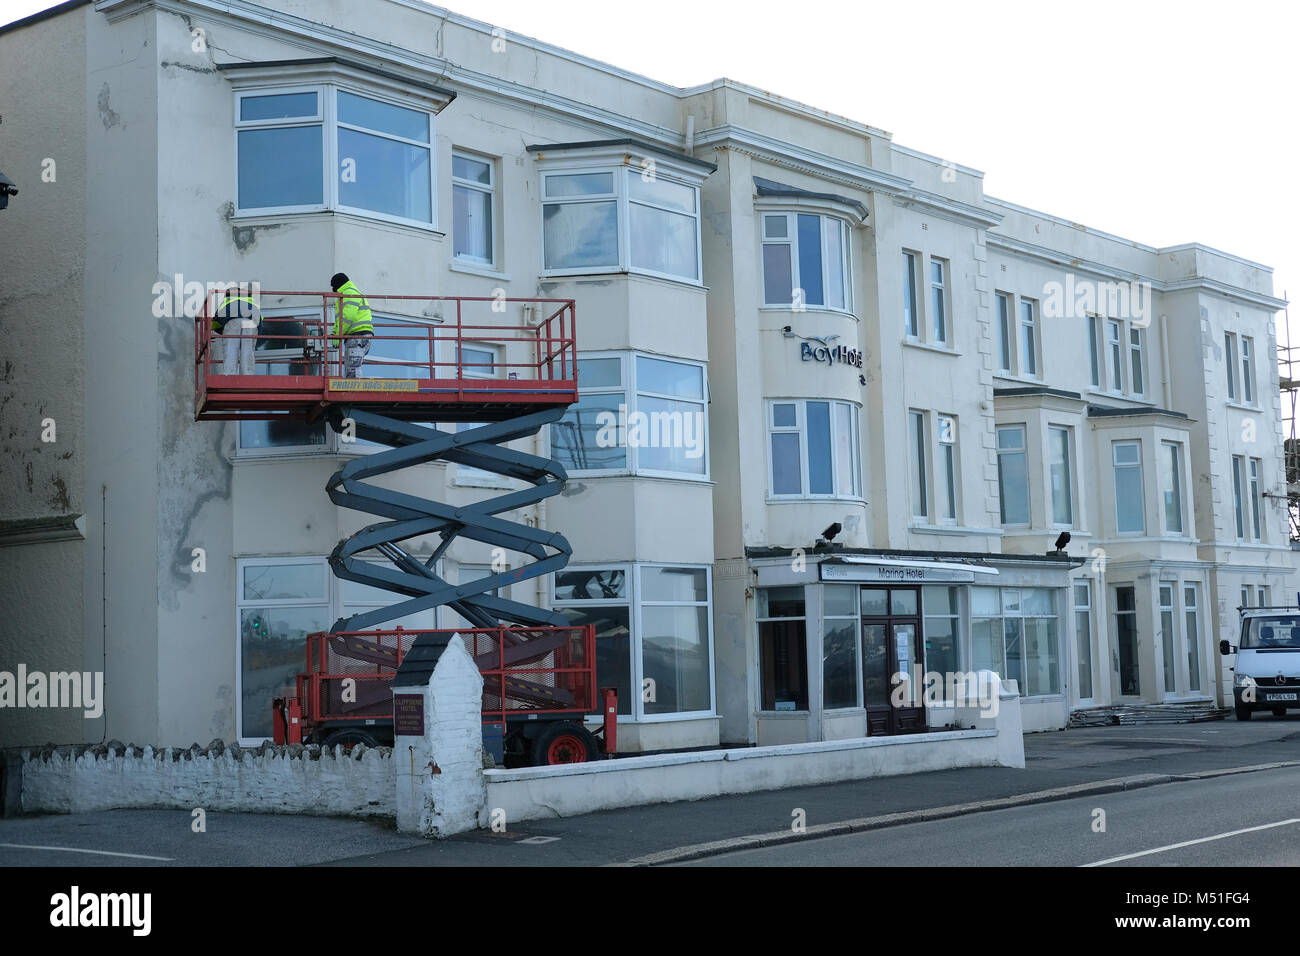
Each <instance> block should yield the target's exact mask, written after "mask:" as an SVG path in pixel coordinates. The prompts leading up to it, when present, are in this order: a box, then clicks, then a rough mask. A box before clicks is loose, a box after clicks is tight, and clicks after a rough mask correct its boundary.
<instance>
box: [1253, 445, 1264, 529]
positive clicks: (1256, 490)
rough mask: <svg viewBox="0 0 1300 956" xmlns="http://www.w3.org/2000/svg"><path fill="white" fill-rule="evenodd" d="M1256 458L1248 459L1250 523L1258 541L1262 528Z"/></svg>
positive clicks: (1257, 460)
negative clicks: (1260, 524) (1260, 523)
mask: <svg viewBox="0 0 1300 956" xmlns="http://www.w3.org/2000/svg"><path fill="white" fill-rule="evenodd" d="M1260 464H1261V462H1260V460H1259V459H1258V458H1252V459H1250V525H1251V528H1252V530H1253V531H1254V538H1255V540H1256V541H1259V540H1260V539H1261V538H1262V537H1263V534H1262V531H1263V529H1262V528H1260V526H1259V467H1260Z"/></svg>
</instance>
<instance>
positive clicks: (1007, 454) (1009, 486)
mask: <svg viewBox="0 0 1300 956" xmlns="http://www.w3.org/2000/svg"><path fill="white" fill-rule="evenodd" d="M997 454H998V507H999V510H1000V512H1001V519H1002V523H1003V524H1004V525H1027V524H1029V457H1028V452H1027V450H1026V448H1025V426H1024V425H1008V426H1006V427H1002V428H998V429H997Z"/></svg>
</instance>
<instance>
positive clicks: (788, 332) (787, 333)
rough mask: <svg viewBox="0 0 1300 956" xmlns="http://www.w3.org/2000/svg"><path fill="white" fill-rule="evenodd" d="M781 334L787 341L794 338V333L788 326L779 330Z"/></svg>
mask: <svg viewBox="0 0 1300 956" xmlns="http://www.w3.org/2000/svg"><path fill="white" fill-rule="evenodd" d="M781 334H782V335H784V336H785V337H786V338H787V339H792V338H794V337H795V336H794V331H793V330H792V329H791V328H790V326H788V325H787V326H786V327H785V328H783V329H782V330H781Z"/></svg>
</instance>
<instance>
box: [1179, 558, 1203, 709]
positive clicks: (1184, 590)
mask: <svg viewBox="0 0 1300 956" xmlns="http://www.w3.org/2000/svg"><path fill="white" fill-rule="evenodd" d="M1178 590H1179V594H1178V597H1179V599H1180V600H1181V602H1182V608H1181V610H1182V618H1183V619H1182V621H1181V624H1182V626H1183V648H1184V650H1185V651H1186V657H1185V661H1186V664H1187V692H1188V694H1203V693H1205V691H1204V690H1202V689H1201V685H1202V683H1203V681H1204V680H1205V667H1204V666H1202V665H1203V663H1204V661H1203V659H1202V656H1201V634H1202V618H1201V586H1200V582H1198V581H1182V582H1180V584H1179V588H1178ZM1189 594H1190V595H1191V597H1192V600H1191V601H1190V602H1189V601H1188V600H1187V596H1188V595H1189ZM1189 622H1191V623H1192V624H1194V625H1195V627H1196V636H1195V637H1194V638H1193V637H1192V635H1191V633H1190V632H1191V630H1192V629H1191V628H1190V627H1188V626H1187V625H1188V623H1189ZM1193 662H1195V664H1196V686H1195V687H1193V686H1192V671H1191V668H1192V663H1193Z"/></svg>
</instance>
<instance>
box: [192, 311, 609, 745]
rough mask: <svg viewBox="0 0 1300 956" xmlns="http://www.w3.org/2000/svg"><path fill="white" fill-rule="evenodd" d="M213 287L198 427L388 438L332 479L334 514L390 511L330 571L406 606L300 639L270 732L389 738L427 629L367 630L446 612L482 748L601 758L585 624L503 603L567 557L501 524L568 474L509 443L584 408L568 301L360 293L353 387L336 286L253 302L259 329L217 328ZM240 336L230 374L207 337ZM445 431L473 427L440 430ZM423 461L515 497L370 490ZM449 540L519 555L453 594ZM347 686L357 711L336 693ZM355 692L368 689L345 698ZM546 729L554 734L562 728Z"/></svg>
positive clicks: (553, 544)
mask: <svg viewBox="0 0 1300 956" xmlns="http://www.w3.org/2000/svg"><path fill="white" fill-rule="evenodd" d="M219 295H220V293H219V292H218V293H213V294H211V295H210V296H209V297H208V299H207V301H206V302H205V306H204V308H203V310H202V312H201V314H200V315H199V316H198V317H197V319H196V329H195V356H194V358H195V419H196V420H197V421H220V420H236V421H268V422H299V423H307V424H311V423H316V422H320V421H322V420H324V421H328V422H329V424H330V426H331V427H332V428H333V429H334V431H335V432H336V433H339V434H340V435H347V436H350V438H351V440H361V441H367V442H376V443H379V444H381V445H386V446H389V447H388V448H387V450H383V451H376V452H373V453H371V454H369V455H366V456H359V457H357V458H354V459H352V460H351V461H348V462H347V463H346V464H344V465H343V467H341V468H340V469H339V470H338V471H336V472H335V473H334V475H333V476H332V477H331V478H330V479H329V482H328V484H327V486H326V490H327V492H328V494H329V497H330V500H331V501H333V502H334V503H335V504H336V505H339V506H341V507H345V508H350V509H353V510H357V511H362V512H365V513H367V514H371V515H374V516H376V517H379V518H382V519H386V520H382V521H379V522H377V523H374V524H371V525H368V526H366V527H364V528H362V529H361V530H360V531H358V532H356V533H355V534H353V535H351V536H350V537H348V538H345V539H343V540H342V541H340V542H339V543H338V545H337V546H336V547H335V548H334V551H333V553H332V554H331V555H330V558H329V563H330V567H331V569H332V570H333V572H334V574H335V575H336V576H337V577H339V578H343V579H345V580H349V581H354V582H357V583H360V584H366V585H369V586H371V587H376V588H380V589H383V590H387V591H391V592H393V593H394V594H395V595H399V596H400V597H401V598H402V599H403V600H399V601H398V602H397V603H394V604H391V605H389V606H387V607H383V608H378V609H375V610H371V611H365V612H362V613H360V614H355V615H353V616H351V617H349V618H340V619H339V620H338V621H336V622H335V623H334V626H333V627H332V628H331V629H330V632H329V633H328V634H313V635H310V637H309V638H308V646H307V670H306V672H304V674H302V675H300V676H299V680H298V693H297V696H296V697H295V698H292V699H278V700H277V702H276V706H275V717H276V728H277V738H279V737H280V736H283V737H284V739H285V740H292V739H294V738H295V737H297V738H299V739H310V738H311V737H313V736H314V737H315V738H317V739H320V740H323V741H324V742H326V743H331V742H337V743H357V742H365V741H369V742H372V743H374V742H383V736H384V734H385V733H386V732H387V731H389V730H391V694H389V693H388V688H387V683H388V681H390V680H391V678H392V673H393V672H394V671H395V670H396V667H397V665H398V664H399V663H400V661H401V657H402V655H403V654H404V653H405V651H406V650H407V648H409V646H410V643H411V641H412V640H413V639H414V637H415V636H417V635H418V634H420V633H427V632H421V631H416V630H410V631H404V630H402V629H401V628H398V629H396V630H390V631H373V630H369V629H372V628H375V627H376V626H378V625H382V624H385V623H387V622H391V621H395V620H399V619H402V618H405V617H407V616H409V615H412V614H416V613H419V612H422V611H427V610H429V609H432V608H436V607H439V606H443V605H445V606H447V607H450V608H451V609H452V610H454V611H455V612H456V613H457V614H459V615H460V616H461V617H462V618H464V619H465V620H466V621H468V622H469V623H470V624H471V628H470V629H462V631H461V633H462V635H463V636H464V637H465V638H466V641H467V644H469V645H470V652H471V654H473V655H474V656H475V658H476V660H478V661H479V665H480V669H481V670H482V671H483V673H484V674H485V690H484V713H485V726H487V727H488V728H489V730H488V731H487V732H486V733H485V740H487V741H488V742H489V744H490V745H491V744H493V743H495V741H496V740H497V739H503V740H504V744H503V747H504V751H505V752H508V753H512V754H513V755H514V756H515V757H516V758H518V757H526V758H530V759H531V762H535V763H547V762H556V761H557V760H563V761H569V760H578V759H585V757H584V756H583V754H584V751H585V753H586V755H588V756H593V755H595V753H596V752H597V748H596V747H595V741H594V738H592V735H591V734H589V733H588V732H587V731H586V730H585V729H584V728H583V725H582V717H583V716H584V715H585V714H589V713H593V712H595V709H596V707H597V706H600V707H601V709H602V710H603V711H604V712H605V719H606V728H605V737H606V741H605V743H606V746H607V747H608V748H609V749H612V744H613V728H612V727H611V726H610V725H609V721H610V720H612V715H613V714H614V712H615V711H616V706H613V705H612V703H611V702H610V701H608V700H606V701H603V702H602V703H601V704H597V701H596V688H595V647H594V634H593V633H592V631H591V628H590V626H586V627H579V628H575V627H574V626H572V625H571V624H569V622H568V620H567V619H566V618H565V617H564V616H563V615H561V614H558V613H556V612H553V611H547V610H545V609H541V608H537V607H533V606H531V605H528V604H524V603H522V602H519V601H514V600H509V599H506V598H502V597H499V596H497V595H496V591H497V589H499V588H502V587H505V586H508V585H511V584H518V583H520V582H523V581H527V580H530V579H532V578H536V577H538V576H539V575H543V574H550V573H552V572H555V571H558V570H560V569H561V568H563V567H564V566H565V565H566V564H567V563H568V560H569V556H570V554H571V553H572V552H571V548H570V547H569V543H568V541H567V540H566V539H565V538H564V536H563V535H561V534H557V533H554V532H549V531H545V530H543V529H541V528H537V527H533V526H531V525H529V524H527V523H526V522H523V521H518V520H513V519H511V518H510V517H507V516H508V515H509V514H510V513H512V512H515V511H517V510H518V509H521V508H525V507H527V506H529V505H534V504H537V503H538V502H540V501H543V500H545V499H546V498H549V497H552V496H553V495H555V494H558V493H559V491H560V490H561V489H562V488H563V487H564V482H565V478H566V475H565V471H564V467H563V466H562V465H561V464H559V462H557V461H555V460H553V459H549V458H543V457H541V456H538V455H533V454H528V453H526V452H522V451H517V450H514V449H511V448H507V447H505V446H506V444H507V443H509V442H512V441H516V440H518V439H523V438H528V437H530V436H532V435H536V434H537V433H538V431H539V430H540V429H541V428H542V427H543V426H544V425H547V424H550V423H553V422H557V421H559V420H560V419H561V418H562V417H563V416H564V413H565V410H566V409H567V408H568V407H569V406H570V405H572V404H573V403H575V402H576V401H577V400H578V386H577V353H576V344H575V337H574V302H573V300H571V299H509V298H502V297H463V296H367V299H368V302H369V305H370V308H371V310H372V312H374V313H376V315H375V318H374V335H373V336H372V340H371V349H370V354H369V356H368V357H367V359H366V362H365V364H364V366H363V368H362V376H363V377H361V378H348V377H346V374H345V367H344V363H343V359H342V355H341V354H340V351H339V348H338V342H337V339H336V338H334V337H332V336H331V335H330V334H329V333H330V330H331V329H332V327H333V321H334V315H333V313H334V302H335V300H336V299H338V298H339V296H338V295H337V294H334V293H297V292H265V291H263V292H260V294H259V299H260V308H261V310H262V314H263V327H262V328H261V329H256V330H248V331H246V332H245V333H244V334H243V335H230V336H226V335H217V334H215V333H213V331H212V328H211V326H212V321H211V316H212V315H213V314H214V311H215V308H216V305H217V303H218V302H219V298H218V296H219ZM381 315H382V316H385V317H381ZM404 320H405V321H404ZM251 337H256V338H257V340H258V341H257V346H258V347H257V350H256V351H255V353H254V354H255V356H256V362H255V364H254V373H253V374H251V375H250V374H223V370H222V369H223V366H222V362H221V358H222V356H219V355H217V354H216V353H217V351H218V345H220V346H221V347H222V348H224V347H228V346H230V345H231V344H232V343H233V342H234V341H235V340H237V339H239V338H251ZM470 359H472V360H470ZM439 423H473V427H470V428H468V429H464V430H458V431H454V432H453V431H442V430H440V429H439V428H438V427H437V425H438V424H439ZM433 461H446V462H452V463H455V464H456V465H459V466H466V467H471V468H477V469H480V470H483V471H487V472H491V473H493V474H496V475H500V476H503V477H505V478H508V479H512V480H514V481H515V482H522V483H523V485H524V487H522V488H520V489H518V490H511V491H507V492H505V493H503V494H500V495H497V496H496V497H493V498H489V499H486V500H483V501H477V502H474V503H472V504H466V505H459V506H457V505H451V504H448V503H445V502H439V501H435V500H432V499H427V498H421V497H419V496H417V495H414V494H411V493H409V492H402V491H395V490H393V489H391V488H386V487H382V486H380V485H379V484H376V483H374V479H377V478H381V477H383V476H389V475H392V474H393V473H395V472H398V471H401V470H403V469H406V468H410V467H412V466H414V465H420V464H426V463H429V462H433ZM430 535H432V536H435V537H436V539H437V541H438V543H437V545H436V547H435V548H434V549H433V550H432V553H431V554H429V555H428V557H426V558H423V559H421V558H420V557H418V556H416V555H415V554H413V553H412V552H411V551H410V550H408V549H407V547H406V546H405V543H406V542H408V541H410V540H411V539H413V538H419V537H424V536H430ZM457 538H466V539H470V540H474V541H478V542H481V543H482V544H484V545H487V546H489V547H491V548H493V549H494V553H495V554H498V555H501V554H504V553H506V552H512V553H514V554H516V555H522V556H524V557H525V558H526V559H528V560H526V561H525V563H523V564H521V565H518V566H512V567H508V568H505V569H503V570H495V569H494V571H493V573H491V574H488V575H487V576H485V577H481V578H479V579H477V580H474V581H469V582H461V583H458V584H451V583H449V582H447V581H446V580H444V579H443V578H442V577H440V576H439V574H438V573H437V564H438V560H439V558H441V557H442V556H443V555H444V554H445V553H446V551H447V549H448V548H449V547H450V546H451V545H452V543H453V542H454V541H455V540H456V539H457ZM496 549H500V550H499V551H497V550H496ZM374 558H379V559H381V560H373V559H374ZM510 563H511V564H512V565H513V564H515V562H514V561H512V562H510ZM359 632H365V633H359ZM575 632H577V634H576V635H575ZM480 644H481V645H482V646H481V647H480V646H479V645H480ZM348 678H352V679H353V681H354V684H353V688H354V694H353V699H352V700H350V701H349V700H347V699H346V695H344V694H342V693H341V692H340V691H339V689H338V688H339V687H341V686H342V685H341V682H342V681H344V680H346V679H348ZM361 685H364V687H365V690H364V692H363V693H357V692H355V689H356V688H357V687H358V686H361ZM561 685H563V686H561ZM358 697H360V698H361V699H360V700H359V701H358ZM349 704H351V705H352V706H348V705H349ZM385 708H387V719H385V717H384V716H383V712H384V710H385ZM557 720H559V721H563V723H564V724H565V726H564V727H563V728H560V730H559V732H558V733H557V728H556V727H555V726H554V725H553V722H554V721H557ZM498 732H499V735H500V736H499V737H498ZM557 741H558V743H557ZM492 749H496V747H495V746H494V747H493V748H492ZM497 756H498V759H500V758H501V757H502V756H503V754H502V753H501V752H498V754H497ZM539 758H540V759H539Z"/></svg>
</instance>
